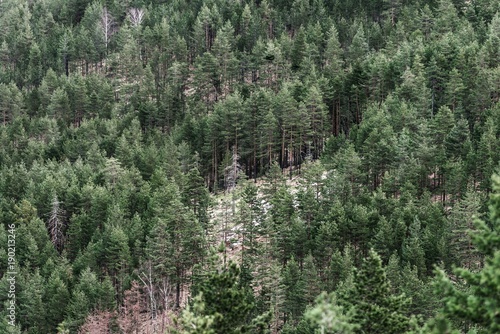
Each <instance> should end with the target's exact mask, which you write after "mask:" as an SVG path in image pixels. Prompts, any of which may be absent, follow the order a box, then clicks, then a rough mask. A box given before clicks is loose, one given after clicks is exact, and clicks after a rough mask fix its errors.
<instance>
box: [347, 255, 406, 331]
mask: <svg viewBox="0 0 500 334" xmlns="http://www.w3.org/2000/svg"><path fill="white" fill-rule="evenodd" d="M344 303H345V305H348V307H349V308H350V309H351V310H352V311H353V312H354V314H353V316H352V320H351V323H353V324H358V325H359V326H360V327H359V329H357V330H356V331H355V333H394V334H396V333H404V332H406V331H408V330H409V329H410V328H411V327H410V326H411V325H410V324H411V323H410V319H409V318H408V317H407V316H406V314H405V308H406V306H407V304H408V300H407V299H406V298H405V297H404V295H400V296H395V295H393V294H392V293H391V288H390V284H389V282H388V281H387V277H386V273H385V270H384V268H383V267H382V261H381V260H380V257H379V256H378V254H377V253H375V251H373V250H370V252H369V253H368V257H367V258H366V259H365V260H364V261H363V265H362V266H361V269H360V270H359V271H358V272H357V273H356V276H355V278H354V287H353V288H352V289H351V290H350V291H349V292H348V297H347V299H346V300H345V301H344Z"/></svg>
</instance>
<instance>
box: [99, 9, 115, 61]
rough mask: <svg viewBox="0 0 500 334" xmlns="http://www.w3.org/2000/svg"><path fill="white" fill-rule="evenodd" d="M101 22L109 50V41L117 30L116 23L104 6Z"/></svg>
mask: <svg viewBox="0 0 500 334" xmlns="http://www.w3.org/2000/svg"><path fill="white" fill-rule="evenodd" d="M100 24H101V28H102V33H103V37H104V45H105V46H106V52H108V45H109V41H110V39H111V36H112V35H113V34H114V33H115V32H116V23H115V20H114V18H113V16H112V15H111V14H110V13H109V11H108V9H107V8H106V7H103V8H102V12H101V22H100Z"/></svg>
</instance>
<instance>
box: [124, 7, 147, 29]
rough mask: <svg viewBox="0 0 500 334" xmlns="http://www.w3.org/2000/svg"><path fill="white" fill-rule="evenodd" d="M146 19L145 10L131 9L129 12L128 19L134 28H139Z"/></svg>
mask: <svg viewBox="0 0 500 334" xmlns="http://www.w3.org/2000/svg"><path fill="white" fill-rule="evenodd" d="M143 18H144V9H140V8H130V9H129V10H128V19H129V20H130V23H131V24H132V26H133V27H138V26H140V25H141V23H142V19H143Z"/></svg>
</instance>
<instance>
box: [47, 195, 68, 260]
mask: <svg viewBox="0 0 500 334" xmlns="http://www.w3.org/2000/svg"><path fill="white" fill-rule="evenodd" d="M64 220H65V212H64V210H63V209H62V208H61V202H59V200H58V199H57V195H55V196H54V199H53V200H52V210H51V211H50V216H49V220H48V221H47V227H48V229H49V235H50V240H51V241H52V244H53V245H54V247H55V248H56V250H57V251H58V252H59V253H60V252H61V251H62V249H63V246H64V231H63V229H64V224H65V223H64Z"/></svg>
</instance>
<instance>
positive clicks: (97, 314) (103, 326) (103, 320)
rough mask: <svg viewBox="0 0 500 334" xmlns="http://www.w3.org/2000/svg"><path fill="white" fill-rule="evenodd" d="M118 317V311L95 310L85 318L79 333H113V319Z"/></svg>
mask: <svg viewBox="0 0 500 334" xmlns="http://www.w3.org/2000/svg"><path fill="white" fill-rule="evenodd" d="M113 318H116V312H110V311H94V312H93V313H91V314H89V315H88V316H87V318H86V319H85V323H84V324H83V326H82V327H80V330H79V331H78V334H108V333H112V330H111V329H112V320H113Z"/></svg>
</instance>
